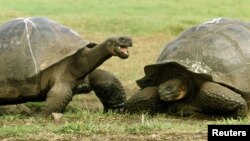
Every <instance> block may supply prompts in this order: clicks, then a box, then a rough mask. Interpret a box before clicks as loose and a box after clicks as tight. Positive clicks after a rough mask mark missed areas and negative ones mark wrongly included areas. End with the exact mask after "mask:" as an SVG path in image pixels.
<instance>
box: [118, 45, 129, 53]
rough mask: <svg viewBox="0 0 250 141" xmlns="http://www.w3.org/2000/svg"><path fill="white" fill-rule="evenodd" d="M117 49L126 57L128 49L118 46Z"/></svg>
mask: <svg viewBox="0 0 250 141" xmlns="http://www.w3.org/2000/svg"><path fill="white" fill-rule="evenodd" d="M118 49H119V50H120V51H121V52H122V53H124V54H126V55H128V47H127V46H120V47H118Z"/></svg>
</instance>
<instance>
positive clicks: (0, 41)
mask: <svg viewBox="0 0 250 141" xmlns="http://www.w3.org/2000/svg"><path fill="white" fill-rule="evenodd" d="M89 43H90V42H89V41H87V40H84V39H82V38H81V37H80V35H79V34H78V33H77V32H75V31H73V30H72V29H70V28H67V27H65V26H63V25H61V24H59V23H57V22H55V21H53V20H50V19H48V18H45V17H34V18H18V19H13V20H11V21H9V22H7V23H4V24H3V25H2V26H1V27H0V58H1V61H0V73H1V77H0V81H6V80H8V79H10V80H25V79H26V78H29V77H33V76H35V75H37V74H38V73H39V72H41V71H43V70H45V69H47V68H49V67H50V66H52V65H54V64H56V63H58V62H60V61H61V60H63V59H65V58H66V57H69V56H71V55H73V54H74V53H76V52H77V51H78V50H80V49H82V48H84V47H85V46H87V45H88V44H89Z"/></svg>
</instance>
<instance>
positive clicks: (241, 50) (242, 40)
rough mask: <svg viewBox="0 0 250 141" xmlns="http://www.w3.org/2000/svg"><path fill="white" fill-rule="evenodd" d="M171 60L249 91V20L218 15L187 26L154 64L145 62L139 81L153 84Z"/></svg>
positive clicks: (143, 83) (198, 72)
mask: <svg viewBox="0 0 250 141" xmlns="http://www.w3.org/2000/svg"><path fill="white" fill-rule="evenodd" d="M169 64H171V65H173V64H174V65H176V66H179V67H182V68H183V69H186V70H188V71H191V72H192V73H196V74H203V75H204V74H205V75H208V76H209V77H210V78H212V81H214V82H218V83H222V84H225V85H227V86H230V87H232V88H236V89H238V90H240V91H243V92H250V87H249V84H250V23H247V22H243V21H239V20H236V19H226V18H217V19H213V20H210V21H208V22H206V23H203V24H201V25H198V26H194V27H192V28H189V29H187V30H186V31H184V32H183V33H181V34H180V36H179V37H177V38H176V39H175V40H174V41H172V42H170V43H169V44H167V45H166V46H165V47H164V49H163V50H162V51H161V53H160V55H159V57H158V59H157V61H156V63H155V64H151V65H147V66H145V68H144V71H145V77H143V78H142V79H140V80H137V84H138V85H139V86H140V87H141V88H144V87H147V86H148V85H154V84H149V83H150V82H154V81H153V80H154V79H155V78H156V76H157V74H158V73H159V71H160V69H161V67H162V66H165V65H169ZM165 67H166V66H165Z"/></svg>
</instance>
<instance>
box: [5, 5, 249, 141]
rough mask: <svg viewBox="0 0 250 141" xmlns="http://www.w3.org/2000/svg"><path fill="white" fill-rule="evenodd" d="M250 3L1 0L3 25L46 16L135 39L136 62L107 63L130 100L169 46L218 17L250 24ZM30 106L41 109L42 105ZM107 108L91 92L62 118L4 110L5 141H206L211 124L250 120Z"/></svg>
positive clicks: (101, 35) (92, 35) (96, 34)
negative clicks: (110, 110) (147, 70)
mask: <svg viewBox="0 0 250 141" xmlns="http://www.w3.org/2000/svg"><path fill="white" fill-rule="evenodd" d="M249 5H250V1H249V0H241V1H239V0H154V1H152V0H91V1H90V0H74V1H69V0H0V24H2V23H4V22H6V21H8V20H10V19H12V18H17V17H34V16H46V17H49V18H51V19H54V20H56V21H58V22H60V23H62V24H64V25H66V26H68V27H71V28H73V29H74V30H76V31H77V32H79V33H80V34H81V35H82V36H83V37H85V38H87V39H90V40H94V41H97V42H101V41H102V40H104V39H106V38H107V37H109V36H111V35H116V34H122V35H123V34H126V35H130V36H132V37H133V39H134V47H133V48H131V49H130V57H129V59H126V60H122V61H121V60H119V59H117V58H112V59H110V60H108V61H107V62H105V63H104V64H103V65H102V66H101V67H102V68H104V69H106V70H109V71H111V72H113V73H114V74H115V75H116V76H117V77H118V78H120V79H121V81H122V82H123V85H124V86H125V88H126V91H127V96H128V97H129V96H131V95H132V94H134V93H135V92H136V91H137V90H138V87H137V85H136V83H135V80H136V79H139V78H140V77H142V76H143V75H144V74H143V73H144V72H143V67H144V66H145V65H146V64H150V63H154V61H155V60H156V57H157V55H158V53H159V51H160V49H161V48H162V47H163V45H164V44H165V43H167V42H170V41H171V40H173V39H174V38H175V37H176V36H177V35H178V34H179V33H180V32H182V31H183V30H185V29H187V28H189V27H191V26H194V25H197V24H200V23H203V22H205V21H207V20H210V19H212V18H216V17H228V18H237V19H240V20H244V21H250V18H249V17H250V8H249ZM30 106H32V107H36V108H37V109H40V107H41V106H42V104H40V103H39V104H36V103H31V104H30ZM101 110H102V106H101V104H100V102H99V101H98V99H96V97H95V96H93V95H84V96H79V97H76V98H74V100H73V101H72V102H71V104H70V106H69V107H68V108H67V112H66V113H65V115H64V117H63V119H62V120H60V121H59V122H55V121H54V120H52V119H51V118H50V117H43V116H41V115H35V116H30V117H29V116H24V115H18V114H11V115H2V116H0V140H1V139H4V138H7V139H9V140H78V139H82V140H90V139H93V140H104V139H109V140H150V139H152V140H154V139H155V140H156V139H158V140H168V139H169V137H172V138H173V139H174V140H178V139H176V136H177V135H178V137H183V136H184V140H185V139H186V140H188V139H190V140H193V138H192V137H193V136H196V135H197V136H199V137H200V138H199V139H201V140H206V136H205V135H206V132H207V125H208V124H250V118H249V116H248V118H246V119H244V120H233V119H212V120H210V119H193V118H186V117H172V116H166V115H161V114H160V115H156V116H154V117H150V116H148V115H144V120H142V115H127V114H124V115H119V114H115V113H108V114H103V113H102V112H101ZM200 132H201V135H200V134H199V133H200ZM184 133H187V134H184ZM189 136H190V138H189ZM179 140H183V138H182V139H179Z"/></svg>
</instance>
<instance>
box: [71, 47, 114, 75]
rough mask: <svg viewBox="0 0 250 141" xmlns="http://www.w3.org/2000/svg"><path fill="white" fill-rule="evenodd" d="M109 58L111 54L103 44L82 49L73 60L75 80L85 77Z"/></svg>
mask: <svg viewBox="0 0 250 141" xmlns="http://www.w3.org/2000/svg"><path fill="white" fill-rule="evenodd" d="M110 57H112V54H111V53H110V52H109V51H108V49H107V48H106V45H105V43H102V44H99V45H96V46H95V47H93V48H88V47H85V48H83V49H82V50H80V51H79V52H78V53H77V54H76V58H75V63H76V64H75V65H76V69H77V72H78V73H77V78H79V77H85V76H86V75H87V74H88V73H90V72H92V71H93V70H94V69H96V68H97V67H98V66H100V65H101V64H102V63H103V62H105V61H106V60H107V59H109V58H110Z"/></svg>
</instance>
